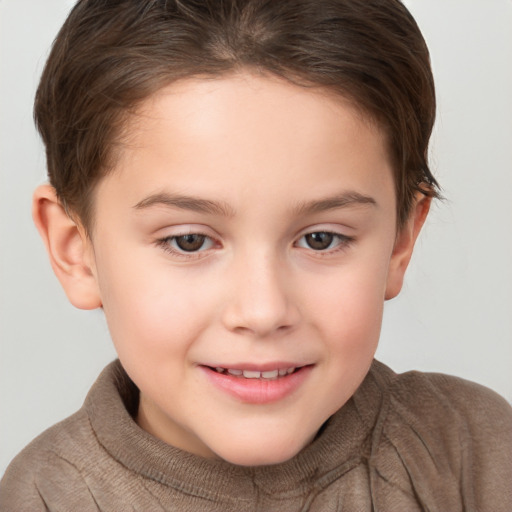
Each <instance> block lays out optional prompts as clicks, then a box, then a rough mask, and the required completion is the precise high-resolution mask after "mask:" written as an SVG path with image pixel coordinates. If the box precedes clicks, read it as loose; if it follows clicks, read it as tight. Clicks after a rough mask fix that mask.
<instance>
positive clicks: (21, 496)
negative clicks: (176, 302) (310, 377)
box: [0, 361, 512, 512]
mask: <svg viewBox="0 0 512 512" xmlns="http://www.w3.org/2000/svg"><path fill="white" fill-rule="evenodd" d="M137 406H138V390H137V388H136V387H135V385H134V384H133V383H132V382H131V381H130V379H129V378H128V376H127V375H126V373H125V372H124V370H123V369H122V367H121V365H120V363H119V362H118V361H116V362H114V363H112V364H111V365H109V366H108V367H107V368H106V369H105V370H104V371H103V373H102V374H101V375H100V377H99V379H98V380H97V382H96V383H95V384H94V386H93V387H92V389H91V391H90V392H89V394H88V396H87V399H86V401H85V403H84V405H83V407H82V408H81V409H80V410H79V411H78V412H77V413H76V414H74V415H73V416H71V417H69V418H68V419H66V420H64V421H63V422H61V423H59V424H57V425H55V426H54V427H52V428H51V429H49V430H47V431H46V432H45V433H43V434H42V435H41V436H39V437H38V438H37V439H35V440H34V441H33V442H32V443H31V444H30V445H28V446H27V447H26V448H25V449H24V450H23V451H22V452H21V453H20V454H19V455H18V456H17V457H16V458H15V459H14V461H13V462H12V463H11V465H10V466H9V468H8V469H7V471H6V473H5V475H4V478H3V479H2V481H1V483H0V511H1V512H37V511H52V512H64V511H65V512H73V511H80V512H89V511H91V512H92V511H104V512H107V511H108V512H129V511H138V512H142V511H144V512H152V511H155V512H156V511H159V512H163V511H176V512H178V511H179V512H201V511H208V512H221V511H222V512H231V511H233V512H257V511H258V512H259V511H261V512H306V511H308V512H331V511H332V512H334V511H346V512H363V511H364V512H370V511H373V512H416V511H425V512H427V511H428V512H462V511H464V512H510V511H512V408H511V407H510V406H509V405H508V404H507V403H506V402H505V400H503V399H502V398H501V397H499V396H498V395H496V394H495V393H494V392H492V391H490V390H488V389H486V388H483V387H481V386H479V385H477V384H473V383H470V382H467V381H464V380H461V379H458V378H455V377H449V376H446V375H440V374H425V373H419V372H409V373H405V374H401V375H397V374H395V373H394V372H392V371H391V370H390V369H389V368H387V367H386V366H384V365H383V364H381V363H379V362H377V361H375V362H374V363H373V365H372V367H371V370H370V372H369V373H368V375H367V377H366V379H365V380H364V382H363V383H362V384H361V386H360V388H359V389H358V391H357V392H356V393H355V395H354V396H353V397H352V398H351V399H350V400H349V401H348V402H347V403H346V404H345V405H344V406H343V407H342V408H341V409H340V410H339V411H338V412H337V413H336V414H335V415H334V416H332V417H331V418H330V419H329V421H328V422H327V423H326V424H325V425H324V427H323V428H322V429H321V431H320V432H319V434H318V435H317V437H316V439H315V440H314V441H313V442H312V443H311V444H310V445H309V446H307V447H306V448H304V449H303V450H302V451H301V452H300V453H299V454H297V455H296V456H295V457H293V458H292V459H290V460H289V461H286V462H284V463H281V464H277V465H273V466H258V467H242V466H236V465H232V464H229V463H227V462H225V461H221V460H211V459H204V458H201V457H198V456H195V455H192V454H189V453H186V452H184V451H181V450H178V449H176V448H174V447H172V446H169V445H167V444H165V443H163V442H162V441H159V440H158V439H156V438H154V437H152V436H151V435H149V434H148V433H146V432H145V431H143V430H142V429H140V428H139V427H138V426H137V424H136V423H135V421H134V420H133V417H134V415H135V414H136V410H137Z"/></svg>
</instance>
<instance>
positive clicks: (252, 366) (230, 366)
mask: <svg viewBox="0 0 512 512" xmlns="http://www.w3.org/2000/svg"><path fill="white" fill-rule="evenodd" d="M200 366H208V367H209V368H225V369H226V370H248V371H252V372H271V371H273V370H282V369H288V368H301V367H302V366H308V364H304V363H291V362H289V361H276V362H271V363H260V364H258V363H254V362H253V363H219V364H217V363H215V364H202V365H200Z"/></svg>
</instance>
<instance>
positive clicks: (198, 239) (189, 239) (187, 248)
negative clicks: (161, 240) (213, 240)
mask: <svg viewBox="0 0 512 512" xmlns="http://www.w3.org/2000/svg"><path fill="white" fill-rule="evenodd" d="M173 238H174V242H175V244H176V246H177V247H178V249H181V250H182V251H184V252H195V251H199V250H200V249H202V248H203V246H204V243H205V241H206V238H207V237H206V236H205V235H196V234H191V235H181V236H176V237H173Z"/></svg>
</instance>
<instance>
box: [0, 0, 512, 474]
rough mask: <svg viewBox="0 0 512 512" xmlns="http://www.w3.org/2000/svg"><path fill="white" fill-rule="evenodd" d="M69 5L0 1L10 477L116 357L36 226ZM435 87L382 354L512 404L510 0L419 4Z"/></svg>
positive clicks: (4, 426) (0, 225)
mask: <svg viewBox="0 0 512 512" xmlns="http://www.w3.org/2000/svg"><path fill="white" fill-rule="evenodd" d="M276 1H278V0H276ZM72 4H73V2H72V1H71V0H44V1H43V0H0V411H1V412H0V475H2V474H3V472H4V470H5V468H6V466H7V464H8V462H9V461H10V460H11V459H12V457H13V456H14V455H15V454H16V453H17V452H18V451H19V450H20V449H21V448H22V447H23V446H25V445H26V444H27V443H28V442H29V441H30V440H31V439H33V438H34V437H35V436H36V435H37V434H39V433H40V432H41V431H43V430H44V429H45V428H47V427H49V426H50V425H52V424H54V423H55V422H57V421H59V420H60V419H63V418H64V417H66V416H68V415H69V414H71V413H72V412H74V411H75V410H77V409H78V408H79V407H80V405H81V404H82V401H83V399H84V398H85V395H86V393H87V391H88V389H89V387H90V386H91V384H92V383H93V381H94V380H95V378H96V376H97V375H98V374H99V372H100V370H101V369H102V368H103V367H104V366H105V365H106V364H107V363H108V362H109V361H110V360H112V359H113V358H114V357H115V353H114V350H113V348H112V346H111V342H110V340H109V335H108V332H107V328H106V324H105V321H104V319H103V316H102V313H101V312H99V311H92V312H85V311H79V310H75V309H74V308H73V307H72V306H71V305H70V304H69V303H68V302H67V299H66V297H65V295H64V293H63V292H62V290H61V289H60V285H59V284H58V282H57V280H56V278H55V277H54V276H53V273H52V271H51V268H50V265H49V263H48V260H47V257H46V254H45V251H44V249H43V244H42V242H41V241H40V239H39V237H38V234H37V233H36V230H35V228H34V226H33V224H32V220H31V215H30V208H31V194H32V191H33V189H34V188H35V187H36V186H37V185H38V184H39V183H42V182H43V181H44V180H45V159H44V151H43V147H42V144H41V142H40V140H39V138H38V136H37V134H36V131H35V128H34V126H33V122H32V103H33V97H34V92H35V89H36V85H37V82H38V79H39V76H40V73H41V70H42V67H43V64H44V61H45V59H46V57H47V55H48V51H49V47H50V45H51V42H52V40H53V38H54V37H55V35H56V33H57V31H58V29H59V27H60V25H61V24H62V22H63V21H64V18H65V16H66V14H67V12H68V11H69V9H70V8H71V6H72ZM406 4H407V6H408V7H409V8H410V10H411V11H412V13H413V15H414V16H415V17H416V19H417V21H418V23H419V25H420V27H421V29H422V31H423V33H424V36H425V38H426V40H427V43H428V44H429V47H430V51H431V55H432V61H433V68H434V75H435V78H436V83H437V91H438V101H439V109H438V119H437V124H436V128H435V133H434V138H433V141H432V148H431V154H432V167H433V169H434V173H435V175H436V177H437V178H438V179H439V181H440V183H441V185H442V187H443V192H444V195H445V196H446V198H447V199H446V201H444V202H442V203H437V204H436V205H434V207H433V209H432V212H431V215H430V218H429V220H428V221H427V225H426V228H425V229H424V232H423V233H422V235H421V237H420V240H419V242H418V246H417V250H416V253H415V255H414V257H413V261H412V263H411V267H410V269H409V273H408V276H407V280H406V283H405V287H404V290H403V291H402V293H401V295H400V297H399V298H397V299H395V300H393V301H391V302H389V303H387V304H386V307H385V317H384V326H383V332H382V338H381V344H380V347H379V350H378V353H377V357H378V358H379V359H381V360H382V361H384V362H385V363H387V364H388V365H390V366H391V367H392V368H393V369H395V370H396V371H406V370H410V369H418V370H423V371H434V372H444V373H449V374H453V375H458V376H461V377H464V378H467V379H471V380H474V381H477V382H480V383H482V384H484V385H486V386H489V387H491V388H493V389H494V390H496V391H498V392H499V393H501V394H502V395H503V396H505V397H506V398H507V399H508V400H509V401H512V200H511V198H510V194H511V191H512V121H511V120H512V66H511V63H512V31H511V30H510V27H512V1H511V0H409V1H407V2H406Z"/></svg>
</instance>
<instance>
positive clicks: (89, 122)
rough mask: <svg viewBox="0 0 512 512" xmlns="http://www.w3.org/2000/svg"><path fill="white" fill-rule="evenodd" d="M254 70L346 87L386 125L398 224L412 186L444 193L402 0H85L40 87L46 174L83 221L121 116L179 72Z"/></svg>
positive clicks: (413, 34)
mask: <svg viewBox="0 0 512 512" xmlns="http://www.w3.org/2000/svg"><path fill="white" fill-rule="evenodd" d="M243 68H251V69H255V70H257V71H258V72H265V73H271V74H274V75H277V76H280V77H284V78H286V79H288V80H290V81H291V82H293V83H299V84H300V85H303V86H320V87H324V88H326V89H327V90H330V91H333V92H334V93H336V94H338V95H341V96H343V97H345V98H347V99H349V100H350V101H352V102H353V103H354V104H355V105H356V106H358V107H359V108H360V109H361V110H362V111H363V112H364V113H365V114H366V115H368V116H369V118H370V119H372V120H374V121H376V122H377V123H378V125H379V126H380V127H382V129H384V130H385V132H386V133H387V135H388V140H389V148H390V154H391V158H392V163H393V166H394V172H395V186H396V196H397V218H398V224H399V225H402V224H403V223H404V222H405V220H406V219H407V218H408V214H409V212H410V208H411V205H412V203H413V200H414V196H415V193H416V192H417V191H422V192H423V193H425V194H427V195H430V196H435V195H437V183H436V180H435V179H434V177H433V176H432V173H431V171H430V169H429V165H428V141H429V138H430V135H431V132H432V127H433V123H434V118H435V92H434V82H433V77H432V72H431V68H430V60H429V53H428V49H427V47H426V44H425V41H424V39H423V37H422V35H421V32H420V30H419V28H418V26H417V24H416V22H415V21H414V19H413V18H412V16H411V15H410V13H409V12H408V11H407V9H406V8H405V7H404V6H403V5H402V3H401V2H400V1H398V0H80V1H79V2H78V3H77V4H76V6H75V7H74V8H73V10H72V11H71V13H70V15H69V17H68V18H67V20H66V22H65V24H64V25H63V27H62V29H61V30H60V32H59V34H58V36H57V38H56V40H55V42H54V45H53V48H52V51H51V53H50V56H49V58H48V61H47V63H46V67H45V70H44V72H43V75H42V78H41V82H40V85H39V88H38V91H37V95H36V102H35V110H34V112H35V114H34V115H35V120H36V124H37V127H38V129H39V131H40V133H41V136H42V138H43V141H44V143H45V145H46V154H47V163H48V174H49V178H50V182H51V184H52V185H53V186H54V187H55V189H56V191H57V195H58V197H59V199H60V201H61V202H62V204H63V205H65V207H66V208H67V209H68V210H69V211H70V212H72V213H74V214H76V215H78V217H79V218H80V220H81V222H82V223H83V224H84V226H85V227H86V228H88V227H90V222H91V217H92V204H93V201H92V197H93V196H92V193H93V191H94V187H95V185H96V184H97V183H98V181H99V180H100V179H101V177H102V176H104V175H105V174H106V173H107V172H109V170H110V169H111V168H112V167H113V165H114V158H115V156H114V155H115V147H116V145H117V144H118V143H119V135H120V133H121V131H122V127H123V121H124V120H125V119H126V115H127V114H128V113H129V112H132V111H133V110H134V109H135V108H136V107H137V106H138V105H139V104H140V102H141V101H143V100H144V99H146V98H147V97H148V96H150V95H151V94H152V93H154V92H156V91H157V90H159V89H160V88H162V87H164V86H166V85H168V84H170V83H172V82H173V81H176V80H178V79H180V78H185V77H192V76H196V77H197V76H207V77H212V76H213V77H215V76H222V75H223V74H226V73H229V72H232V71H236V70H237V69H243Z"/></svg>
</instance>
